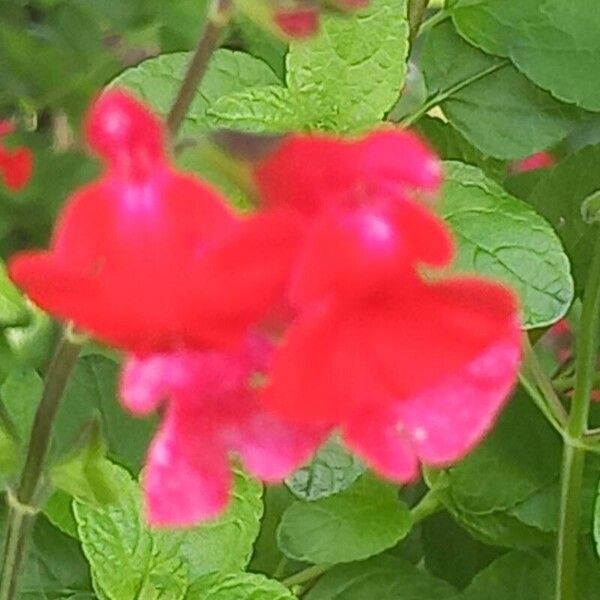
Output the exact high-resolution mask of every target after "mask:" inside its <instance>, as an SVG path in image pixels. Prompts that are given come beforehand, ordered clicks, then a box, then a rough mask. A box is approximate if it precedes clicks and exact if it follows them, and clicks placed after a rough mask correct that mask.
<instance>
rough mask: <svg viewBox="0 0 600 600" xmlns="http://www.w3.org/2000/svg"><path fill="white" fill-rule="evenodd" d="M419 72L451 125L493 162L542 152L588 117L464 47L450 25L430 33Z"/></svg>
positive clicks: (498, 60) (510, 68) (497, 62)
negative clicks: (440, 97) (492, 158)
mask: <svg viewBox="0 0 600 600" xmlns="http://www.w3.org/2000/svg"><path fill="white" fill-rule="evenodd" d="M423 70H424V72H425V79H426V81H427V85H428V87H429V90H430V91H435V92H438V93H440V95H441V96H442V97H443V101H442V102H441V108H442V110H443V111H444V114H445V115H446V117H447V118H448V120H449V121H450V123H452V125H453V126H454V127H456V129H458V131H460V132H461V133H462V134H463V135H464V136H465V138H467V139H468V140H469V141H470V142H471V143H472V144H473V145H474V146H475V147H476V148H478V149H479V150H481V151H482V152H484V153H485V154H487V155H489V156H492V157H494V158H502V159H515V158H523V157H525V156H528V155H530V154H533V153H534V152H537V151H538V150H545V149H546V148H548V147H550V146H553V145H555V144H557V143H558V142H560V141H561V140H563V139H564V138H565V137H566V136H567V135H568V134H569V133H570V132H571V131H573V130H574V129H575V128H576V127H577V125H578V124H579V123H581V122H582V120H583V119H586V118H588V117H589V114H588V113H586V112H585V111H582V110H580V109H577V108H574V107H571V106H568V105H565V104H561V103H560V102H559V101H557V100H556V99H554V98H553V97H552V96H551V95H550V94H549V93H548V92H545V91H544V90H541V89H540V88H538V87H536V86H535V85H533V84H532V83H531V82H530V81H529V80H528V79H527V78H526V77H524V76H523V75H522V74H521V73H519V71H518V70H517V69H516V68H515V67H514V66H513V65H512V64H511V63H510V62H509V61H507V60H503V59H501V58H498V57H496V56H491V55H488V54H484V53H483V52H481V51H480V50H478V49H477V48H473V47H472V46H470V45H469V44H467V43H466V42H464V41H463V40H462V39H461V38H460V36H459V35H458V34H457V33H456V31H455V29H454V28H453V26H452V24H451V23H450V22H449V21H445V22H443V23H441V24H439V25H438V26H436V27H435V28H434V29H433V31H432V32H431V33H430V34H429V36H428V38H427V41H426V47H425V49H424V52H423Z"/></svg>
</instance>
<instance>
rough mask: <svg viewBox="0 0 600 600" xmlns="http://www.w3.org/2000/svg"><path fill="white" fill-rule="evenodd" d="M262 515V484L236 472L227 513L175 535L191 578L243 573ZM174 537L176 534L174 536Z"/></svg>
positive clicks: (240, 472) (238, 471)
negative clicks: (208, 574)
mask: <svg viewBox="0 0 600 600" xmlns="http://www.w3.org/2000/svg"><path fill="white" fill-rule="evenodd" d="M262 515H263V502H262V485H261V484H260V483H259V482H258V481H256V480H255V479H252V478H251V477H249V476H248V475H246V474H245V473H243V472H242V471H240V470H237V469H236V470H235V486H234V489H233V493H232V499H231V503H230V505H229V507H228V509H227V511H226V512H225V514H224V515H223V516H222V517H220V518H219V519H217V520H215V521H211V522H209V523H206V524H204V525H202V526H200V527H195V528H193V529H189V530H188V531H186V532H183V533H181V534H176V535H178V536H179V537H180V539H181V555H182V556H184V557H185V559H186V562H187V564H188V568H189V575H190V579H192V580H193V579H195V578H196V577H199V576H200V575H204V574H205V573H209V572H211V571H226V572H229V571H242V570H244V569H245V568H246V566H247V565H248V562H249V561H250V557H251V555H252V549H253V546H254V542H255V540H256V537H257V536H258V532H259V529H260V523H261V517H262ZM174 535H175V534H174Z"/></svg>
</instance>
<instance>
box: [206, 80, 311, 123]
mask: <svg viewBox="0 0 600 600" xmlns="http://www.w3.org/2000/svg"><path fill="white" fill-rule="evenodd" d="M207 118H208V121H209V123H210V124H211V126H212V127H213V128H218V127H222V128H229V129H237V130H240V131H247V132H250V133H286V132H288V131H293V130H295V129H301V128H302V125H303V123H302V118H301V115H300V113H299V107H298V106H297V104H296V98H294V96H292V94H291V93H290V91H289V90H288V89H287V88H284V87H281V86H279V85H272V86H267V87H261V88H256V89H252V90H246V91H243V92H239V93H237V94H231V95H229V96H224V97H223V98H220V99H219V100H217V101H216V102H215V103H214V104H211V106H210V107H209V108H208V110H207Z"/></svg>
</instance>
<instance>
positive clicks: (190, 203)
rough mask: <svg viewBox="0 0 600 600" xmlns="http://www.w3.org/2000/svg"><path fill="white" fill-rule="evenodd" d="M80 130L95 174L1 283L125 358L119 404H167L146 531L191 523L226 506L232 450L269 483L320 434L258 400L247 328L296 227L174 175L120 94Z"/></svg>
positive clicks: (156, 128)
mask: <svg viewBox="0 0 600 600" xmlns="http://www.w3.org/2000/svg"><path fill="white" fill-rule="evenodd" d="M85 135H86V139H87V141H88V144H89V146H90V148H91V149H92V151H93V152H94V153H95V154H96V155H97V156H99V157H100V158H102V160H103V161H104V164H105V171H104V173H103V175H102V176H101V177H100V179H99V180H98V181H95V182H93V183H92V184H90V185H88V186H86V187H84V188H82V189H80V190H79V191H77V192H76V193H75V194H74V195H73V197H72V198H70V199H69V200H68V201H67V204H66V207H65V209H64V211H63V213H62V215H61V217H60V219H59V222H58V225H57V228H56V231H55V233H54V238H53V241H52V247H51V249H50V250H49V251H47V252H28V253H24V254H21V255H18V256H17V257H15V258H13V260H12V261H11V263H10V273H11V276H12V278H13V279H14V280H15V281H16V282H17V283H18V284H20V285H21V286H22V287H23V288H24V289H25V290H26V292H27V293H28V294H29V295H30V296H31V297H32V299H33V300H35V301H36V302H37V303H38V304H40V305H41V306H42V307H44V308H46V309H47V310H49V311H50V312H52V313H53V314H55V315H57V316H59V317H62V318H64V319H70V320H72V321H73V322H74V323H75V324H76V325H77V326H78V327H80V328H82V329H84V330H86V331H89V332H91V333H92V334H94V335H96V336H97V337H99V338H100V339H102V340H105V341H107V342H109V343H111V344H113V345H115V346H118V347H120V348H122V349H124V350H126V351H128V352H129V355H128V358H127V362H126V367H125V372H124V375H123V378H122V398H123V402H124V405H125V406H126V407H127V408H128V409H129V410H131V411H132V412H133V413H136V414H146V413H148V412H151V411H152V410H154V409H157V408H158V407H159V406H163V405H164V407H165V418H164V421H163V423H162V425H161V428H160V431H159V433H158V435H157V436H156V439H155V440H154V442H153V443H152V446H151V449H150V452H149V456H148V466H147V470H146V475H145V489H146V500H147V507H148V516H149V520H150V522H151V523H152V524H154V525H159V526H161V525H174V526H179V525H192V524H194V523H196V522H198V521H199V520H203V519H207V518H210V517H214V516H216V515H217V514H219V513H220V512H222V511H223V509H224V508H225V506H226V505H227V502H228V499H229V492H230V485H231V482H230V479H231V474H230V466H229V459H230V455H235V456H237V457H239V458H241V460H242V461H243V462H244V464H245V466H246V467H247V468H248V469H249V470H250V471H251V472H252V473H254V474H255V475H256V476H258V477H260V478H262V479H264V480H266V481H280V480H281V479H282V478H284V477H285V476H286V475H288V474H289V473H290V472H291V471H292V470H294V469H295V468H297V467H299V466H300V465H301V464H302V463H303V462H304V461H305V460H306V459H307V458H308V457H309V455H310V453H311V452H313V451H314V450H315V448H316V447H317V446H318V445H319V444H320V443H321V441H322V439H323V435H324V433H325V431H326V430H325V428H323V427H321V426H319V427H314V426H304V425H302V426H299V425H294V424H288V423H286V422H284V421H282V420H281V419H279V418H278V417H275V416H273V415H271V414H269V413H267V412H266V411H265V410H264V409H263V408H261V407H260V406H259V403H258V400H257V398H256V378H257V377H261V376H262V377H264V374H265V372H266V369H267V365H268V362H269V360H270V356H271V347H270V345H269V343H268V342H267V341H266V339H265V338H262V337H261V336H259V335H258V334H252V335H251V334H249V333H248V332H249V331H250V328H251V327H252V326H254V324H255V323H258V322H260V321H261V319H262V317H263V316H266V315H267V313H269V312H270V310H271V307H272V306H274V305H276V304H277V301H278V300H279V299H280V298H281V296H282V294H283V290H284V285H285V280H286V276H287V271H288V269H289V263H290V260H291V258H292V257H293V254H294V253H295V247H296V244H295V243H292V241H293V240H294V239H296V238H297V237H298V236H299V235H300V233H301V231H300V229H299V228H298V226H297V224H296V222H295V220H294V219H291V218H289V216H288V215H287V214H286V213H285V211H277V210H273V211H266V212H264V213H262V214H260V215H256V216H253V217H242V216H240V215H236V214H235V213H233V212H232V211H231V210H230V209H229V208H228V207H227V205H226V203H225V201H224V199H223V198H221V197H220V196H219V195H218V194H217V192H215V191H214V190H213V189H211V188H210V187H209V186H208V185H206V184H205V183H203V182H202V181H200V180H198V179H196V178H194V177H191V176H189V175H185V174H183V173H180V172H178V171H177V170H176V169H175V168H174V167H173V166H172V165H171V164H170V162H169V159H168V156H167V154H166V151H165V139H164V131H163V127H162V124H161V123H160V122H159V121H158V119H157V118H156V117H155V116H154V115H153V114H152V113H151V112H150V111H149V110H148V109H147V108H145V107H144V106H143V105H141V104H140V103H139V102H138V101H137V100H135V99H133V98H131V97H130V96H128V95H126V94H124V93H123V92H120V91H109V92H106V93H105V94H104V95H103V96H101V97H100V98H99V99H98V100H97V101H96V102H95V103H94V104H93V106H92V108H91V110H90V113H89V115H88V118H87V121H86V130H85Z"/></svg>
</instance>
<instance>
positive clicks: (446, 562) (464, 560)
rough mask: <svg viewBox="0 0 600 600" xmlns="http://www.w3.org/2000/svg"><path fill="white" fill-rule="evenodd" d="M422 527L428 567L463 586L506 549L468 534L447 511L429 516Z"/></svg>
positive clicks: (447, 579)
mask: <svg viewBox="0 0 600 600" xmlns="http://www.w3.org/2000/svg"><path fill="white" fill-rule="evenodd" d="M421 528H422V533H421V540H422V543H423V552H424V555H425V566H426V567H427V570H428V571H430V572H431V573H432V574H433V575H435V576H437V577H441V578H442V579H444V580H446V581H448V582H449V583H451V584H452V585H455V586H456V587H458V588H460V589H462V588H464V587H465V586H466V585H467V584H468V583H469V582H470V581H471V580H472V579H473V577H474V576H475V575H476V574H477V573H478V572H479V571H481V569H483V568H485V567H487V566H488V565H489V564H490V563H491V562H492V561H493V560H494V559H496V558H498V556H499V555H500V554H501V553H503V552H504V549H500V548H494V547H493V546H489V545H486V544H483V543H482V542H480V541H479V540H477V539H476V538H474V537H473V536H471V535H469V533H468V532H467V531H465V529H464V528H463V527H460V526H459V525H458V524H457V522H456V520H455V519H453V518H452V517H451V516H450V515H449V514H448V513H447V512H439V513H436V514H435V515H432V516H430V517H429V518H427V519H426V520H425V521H423V522H422V524H421Z"/></svg>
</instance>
